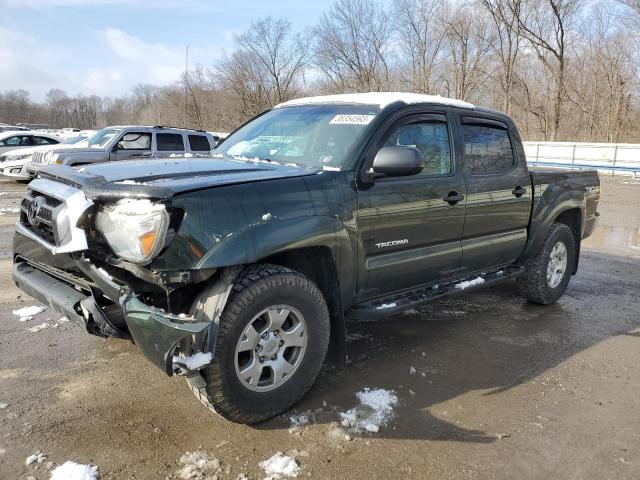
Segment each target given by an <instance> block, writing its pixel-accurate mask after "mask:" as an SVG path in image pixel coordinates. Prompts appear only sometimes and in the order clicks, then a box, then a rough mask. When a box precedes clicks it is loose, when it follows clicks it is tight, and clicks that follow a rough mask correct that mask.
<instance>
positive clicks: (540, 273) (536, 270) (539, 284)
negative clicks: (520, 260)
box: [516, 223, 576, 305]
mask: <svg viewBox="0 0 640 480" xmlns="http://www.w3.org/2000/svg"><path fill="white" fill-rule="evenodd" d="M575 256H576V247H575V241H574V238H573V233H572V232H571V229H570V228H569V227H568V226H566V225H565V224H563V223H554V224H552V225H551V228H549V232H548V233H547V237H546V238H545V240H544V243H543V244H542V247H541V248H540V251H539V252H538V254H537V255H536V256H535V257H534V258H533V259H532V260H530V261H529V263H528V264H527V265H526V268H525V271H524V273H523V274H522V275H521V276H520V277H519V278H518V280H517V282H516V284H517V286H518V291H519V292H520V295H522V296H523V297H524V298H526V299H527V300H529V301H530V302H533V303H539V304H541V305H549V304H551V303H554V302H556V301H558V299H559V298H560V297H561V296H562V294H563V293H564V291H565V290H566V289H567V285H569V280H570V279H571V272H573V270H574V266H575V261H576V258H575Z"/></svg>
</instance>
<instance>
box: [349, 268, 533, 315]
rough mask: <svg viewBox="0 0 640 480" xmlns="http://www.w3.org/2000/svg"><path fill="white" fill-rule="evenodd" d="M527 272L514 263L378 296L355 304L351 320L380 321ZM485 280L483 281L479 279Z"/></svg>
mask: <svg viewBox="0 0 640 480" xmlns="http://www.w3.org/2000/svg"><path fill="white" fill-rule="evenodd" d="M523 271H524V267H521V266H512V267H505V268H504V269H502V270H496V271H493V272H489V273H486V274H482V275H474V276H471V277H468V278H465V279H461V280H457V281H455V282H451V283H447V284H442V285H437V284H436V285H432V286H426V287H420V288H417V289H414V290H405V291H403V292H399V293H396V294H392V295H388V296H386V297H377V298H375V299H373V300H370V301H367V302H362V303H358V304H357V305H354V306H353V307H352V308H351V309H350V310H349V311H348V312H347V314H346V317H347V318H348V319H350V320H377V319H381V318H385V317H390V316H392V315H396V314H398V313H402V312H404V311H406V310H409V309H412V308H416V307H419V306H421V305H424V304H426V303H429V302H432V301H434V300H437V299H439V298H442V297H446V296H448V295H457V294H460V293H463V292H464V293H468V292H470V291H472V290H476V289H478V288H482V287H486V286H487V285H493V284H494V283H499V282H502V281H503V280H505V279H507V278H512V277H515V276H517V275H519V274H520V273H522V272H523ZM479 278H480V279H482V281H480V280H478V279H479Z"/></svg>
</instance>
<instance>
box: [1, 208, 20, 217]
mask: <svg viewBox="0 0 640 480" xmlns="http://www.w3.org/2000/svg"><path fill="white" fill-rule="evenodd" d="M5 213H20V209H19V208H5V207H2V208H0V215H4V214H5Z"/></svg>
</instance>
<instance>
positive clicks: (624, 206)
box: [0, 178, 640, 480]
mask: <svg viewBox="0 0 640 480" xmlns="http://www.w3.org/2000/svg"><path fill="white" fill-rule="evenodd" d="M5 191H8V192H9V194H8V195H2V196H0V207H15V206H17V205H18V202H19V199H20V195H21V192H23V191H24V186H23V185H14V184H9V183H0V192H5ZM603 192H604V196H603V199H602V201H601V207H600V212H601V213H602V221H601V225H600V227H599V229H598V230H597V231H596V233H595V234H594V236H593V237H592V238H591V239H589V241H588V242H586V244H585V245H584V250H583V256H582V259H581V264H580V271H579V272H578V274H577V275H576V276H575V277H574V278H573V279H572V281H571V283H570V285H569V289H568V290H567V293H566V295H565V296H564V297H563V298H562V299H561V300H560V301H559V302H558V303H557V304H556V305H552V306H549V307H539V306H534V305H529V304H527V303H526V302H524V301H523V300H522V299H520V298H519V297H518V296H517V294H516V291H515V286H514V284H513V282H507V283H505V284H503V285H500V286H497V287H493V288H487V289H484V290H481V291H477V292H476V293H473V294H471V295H469V296H466V297H456V298H451V299H447V300H445V301H441V302H438V303H435V304H431V305H429V306H427V307H424V308H421V309H419V310H418V311H415V312H411V313H407V314H404V315H401V316H397V317H394V318H390V319H389V320H387V321H384V322H371V323H359V324H353V325H351V326H350V337H349V338H350V340H351V343H350V344H349V347H350V348H349V359H350V361H349V365H348V368H347V369H345V370H336V369H334V368H331V367H327V368H325V370H324V371H323V372H322V374H321V376H320V378H319V379H318V381H317V382H316V384H315V386H314V387H313V388H312V389H311V391H310V392H309V393H308V394H307V395H306V397H305V398H304V400H303V401H302V402H301V403H300V404H299V405H298V406H297V407H296V409H295V411H294V412H291V413H290V414H289V415H293V414H294V413H297V414H300V413H305V412H306V413H307V415H308V416H309V418H310V420H311V421H310V423H309V424H307V425H303V426H301V427H296V428H293V429H292V428H291V427H292V424H291V420H290V418H289V415H285V416H283V417H280V418H276V419H273V420H271V421H268V422H266V423H264V424H261V425H258V426H253V427H249V426H244V425H236V424H232V423H229V422H227V421H225V420H223V419H221V418H218V417H217V416H215V415H214V414H212V413H210V412H209V411H207V410H206V409H204V408H203V407H202V406H201V405H200V404H199V402H198V401H197V400H196V399H195V398H194V397H193V396H192V394H191V393H190V392H189V390H188V389H187V387H186V385H185V384H184V382H183V380H182V379H180V378H168V377H166V376H165V375H164V374H163V373H161V372H160V371H159V370H158V369H157V368H155V367H154V366H152V365H151V364H150V363H148V362H147V361H146V360H145V359H144V358H143V356H142V354H141V353H139V351H138V350H137V348H136V347H135V346H133V345H131V344H130V343H127V342H124V341H119V340H113V339H108V340H101V339H98V338H96V337H92V336H90V335H87V334H86V333H84V332H83V331H82V330H81V328H79V327H77V326H74V325H73V324H71V323H61V324H59V325H58V326H57V327H56V328H52V327H49V328H45V329H43V330H40V331H38V332H36V333H32V332H30V331H28V328H30V327H33V326H35V325H40V324H42V323H43V322H49V323H51V324H57V321H58V316H57V315H55V314H54V313H53V312H51V311H50V310H45V311H44V312H43V313H41V314H40V315H38V316H36V317H35V318H34V319H33V320H30V321H27V322H20V321H19V320H18V318H17V317H16V316H14V315H12V310H15V309H16V308H20V307H23V306H28V305H34V304H35V303H34V302H33V301H32V300H31V299H30V298H28V297H26V296H25V295H21V294H20V292H19V291H18V290H17V289H16V288H15V286H14V285H13V284H12V282H11V279H10V276H9V270H10V252H11V236H12V225H13V223H14V222H15V215H14V214H10V213H8V214H4V215H0V358H1V359H2V360H1V361H0V479H3V480H4V479H7V480H13V479H29V478H35V479H38V480H40V479H48V478H49V476H50V473H49V472H48V468H49V469H50V468H53V467H54V466H55V465H59V464H62V463H63V462H65V461H67V460H73V461H76V462H79V463H83V464H91V465H98V466H99V469H100V478H101V479H166V478H169V479H173V478H178V477H177V474H176V471H177V470H178V469H180V468H183V467H184V466H185V464H184V463H183V464H182V465H180V464H179V460H180V458H181V457H182V455H184V454H185V452H187V451H190V452H193V451H196V450H200V451H201V452H203V453H206V454H207V455H208V457H207V458H208V459H209V460H210V461H209V463H207V465H208V466H210V467H211V468H212V469H213V470H211V472H214V471H217V475H218V477H219V478H220V479H232V480H235V479H237V478H238V476H239V475H240V474H244V475H246V476H247V477H248V478H251V479H257V478H263V477H264V476H265V474H264V471H263V470H262V469H261V468H260V467H259V465H258V464H259V463H260V462H262V461H264V460H266V459H269V458H270V457H272V456H273V455H274V454H275V453H276V452H278V451H281V452H284V453H286V454H288V455H289V456H292V457H294V458H295V459H296V460H297V463H298V464H299V467H300V474H299V478H314V479H325V478H327V479H329V478H332V479H333V478H335V479H342V478H344V479H371V478H389V479H406V478H421V479H424V478H434V479H436V478H437V479H454V478H455V479H467V478H468V479H476V478H478V479H513V478H520V479H534V478H535V479H537V478H567V479H607V478H615V479H624V478H629V479H631V478H636V479H637V478H640V406H639V404H638V398H639V394H640V367H638V366H639V365H640V348H639V346H640V302H638V299H637V297H638V292H639V291H640V182H632V181H630V180H621V179H617V178H616V179H610V178H603ZM365 387H369V388H384V389H387V390H393V391H394V392H395V395H396V396H397V398H398V403H397V405H395V407H394V409H393V413H392V415H391V419H390V420H389V422H388V423H387V424H386V425H383V426H381V428H380V430H379V431H378V432H377V433H357V432H348V431H345V430H344V427H342V426H341V425H340V415H339V412H345V411H347V410H349V409H351V408H353V407H354V406H356V405H357V404H358V400H357V398H356V396H355V395H356V393H357V392H359V391H361V390H362V389H364V388H365ZM38 451H39V452H42V453H44V454H45V455H46V457H47V460H46V461H44V462H43V463H37V462H36V463H34V464H31V465H29V466H26V465H25V459H26V458H27V457H28V456H29V455H32V454H35V453H36V452H38ZM214 457H215V459H217V460H216V461H213V459H214ZM186 460H188V459H187V458H186V457H185V458H183V462H184V461H186ZM47 462H51V463H50V464H47ZM218 463H219V464H220V466H219V467H218ZM183 472H184V471H183ZM211 475H213V473H212V474H211ZM184 478H187V477H184ZM194 478H204V476H202V477H197V476H196V477H194Z"/></svg>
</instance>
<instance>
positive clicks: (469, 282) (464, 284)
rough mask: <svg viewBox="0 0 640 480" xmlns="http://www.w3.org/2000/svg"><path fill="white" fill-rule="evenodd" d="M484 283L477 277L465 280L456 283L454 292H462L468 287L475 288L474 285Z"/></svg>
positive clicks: (482, 279)
mask: <svg viewBox="0 0 640 480" xmlns="http://www.w3.org/2000/svg"><path fill="white" fill-rule="evenodd" d="M483 283H484V278H482V277H477V278H474V279H473V280H467V281H464V282H460V283H456V290H464V289H466V288H469V287H475V286H476V285H482V284H483Z"/></svg>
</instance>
